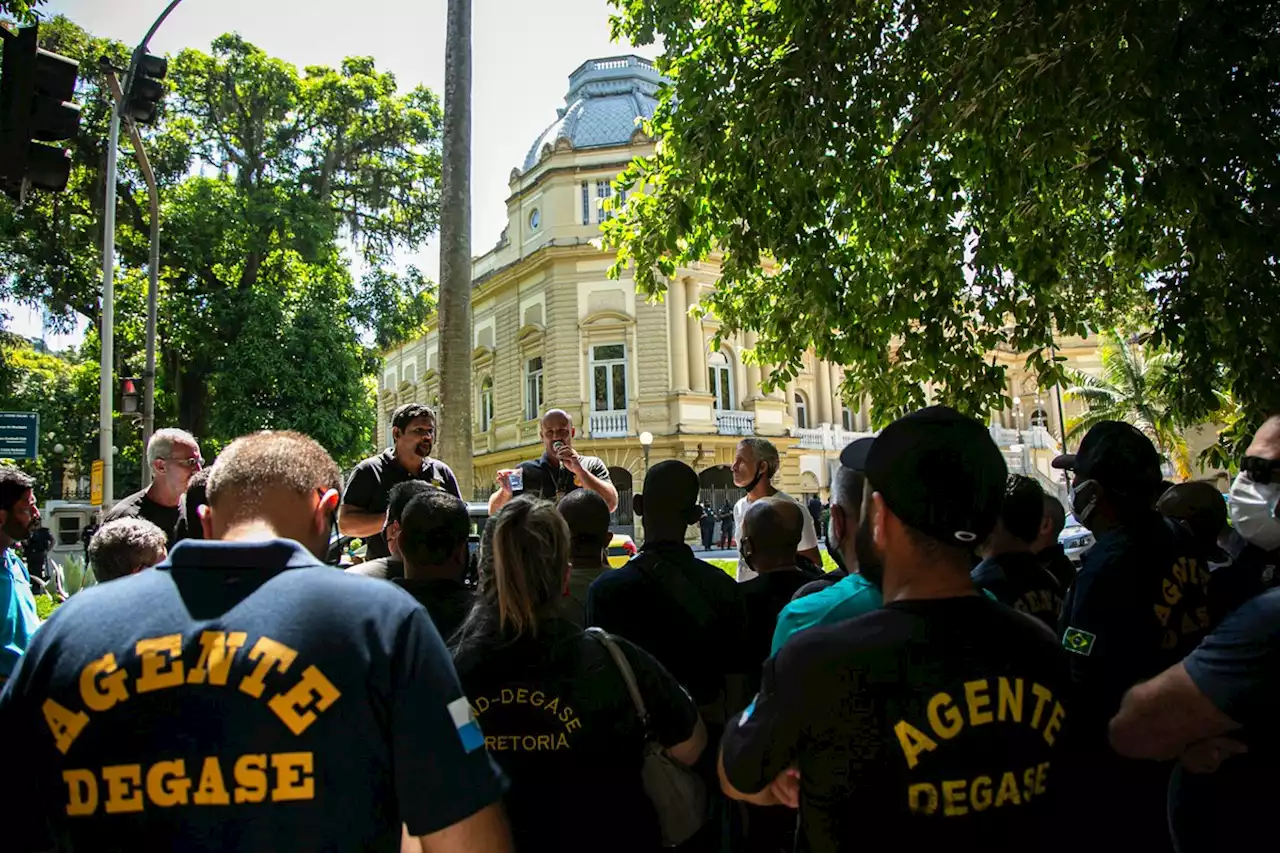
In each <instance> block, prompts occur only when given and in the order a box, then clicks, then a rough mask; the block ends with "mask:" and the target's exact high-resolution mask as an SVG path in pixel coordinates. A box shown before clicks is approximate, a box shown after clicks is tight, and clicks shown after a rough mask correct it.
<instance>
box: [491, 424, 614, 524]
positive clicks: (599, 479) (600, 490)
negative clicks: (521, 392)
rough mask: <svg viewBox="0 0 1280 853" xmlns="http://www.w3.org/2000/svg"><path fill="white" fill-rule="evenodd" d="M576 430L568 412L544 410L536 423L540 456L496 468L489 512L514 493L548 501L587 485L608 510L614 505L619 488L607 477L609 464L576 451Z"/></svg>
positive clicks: (495, 511)
mask: <svg viewBox="0 0 1280 853" xmlns="http://www.w3.org/2000/svg"><path fill="white" fill-rule="evenodd" d="M575 434H576V430H575V429H574V428H573V419H572V418H571V417H569V413H568V412H566V411H564V410H562V409H552V410H551V411H549V412H547V413H546V414H544V415H543V416H542V422H541V424H539V426H538V435H539V436H540V437H541V438H542V446H543V448H544V450H543V453H542V456H541V457H540V458H538V459H533V460H531V461H529V462H521V463H520V465H519V466H518V467H516V468H504V469H503V470H501V471H499V472H498V491H496V492H494V493H493V496H492V497H490V498H489V515H491V516H492V515H496V514H497V512H498V510H500V509H502V508H503V507H504V506H506V504H507V501H509V500H511V499H512V498H513V497H515V496H516V495H521V494H523V495H533V496H535V497H540V498H542V499H544V500H549V501H551V500H559V499H560V498H562V497H564V496H565V495H567V494H569V492H572V491H573V490H575V489H590V490H591V491H593V492H595V493H596V494H597V495H599V496H600V497H602V498H604V502H605V503H606V504H607V505H608V507H609V512H613V511H614V510H615V509H617V508H618V490H617V489H615V488H614V486H613V483H612V481H611V480H610V479H609V467H608V466H607V465H605V464H604V460H603V459H601V458H600V457H598V456H580V455H578V451H576V450H574V449H573V437H574V435H575Z"/></svg>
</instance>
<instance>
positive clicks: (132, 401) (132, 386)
mask: <svg viewBox="0 0 1280 853" xmlns="http://www.w3.org/2000/svg"><path fill="white" fill-rule="evenodd" d="M120 411H122V412H124V413H125V414H126V415H133V414H137V412H138V380H137V379H134V378H132V377H129V378H125V379H121V380H120Z"/></svg>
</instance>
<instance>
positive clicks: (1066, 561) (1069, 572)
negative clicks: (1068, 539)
mask: <svg viewBox="0 0 1280 853" xmlns="http://www.w3.org/2000/svg"><path fill="white" fill-rule="evenodd" d="M1066 526H1067V511H1066V510H1065V509H1063V507H1062V501H1060V500H1058V499H1057V498H1055V497H1054V496H1053V495H1051V494H1049V493H1048V492H1045V495H1044V515H1043V517H1041V519H1040V532H1039V533H1037V534H1036V538H1035V541H1033V542H1032V543H1031V553H1033V554H1035V555H1036V558H1037V559H1039V560H1040V565H1041V566H1043V567H1044V570H1045V571H1047V572H1048V573H1049V574H1051V575H1053V579H1054V580H1056V581H1057V582H1058V588H1059V589H1061V590H1062V592H1063V594H1064V595H1065V594H1066V592H1067V590H1069V589H1071V585H1072V584H1073V583H1075V581H1076V567H1075V564H1074V563H1072V562H1071V558H1070V557H1068V556H1067V550H1066V548H1064V547H1063V546H1062V543H1061V542H1059V541H1058V536H1060V535H1061V534H1062V530H1063V528H1064V527H1066Z"/></svg>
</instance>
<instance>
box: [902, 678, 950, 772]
mask: <svg viewBox="0 0 1280 853" xmlns="http://www.w3.org/2000/svg"><path fill="white" fill-rule="evenodd" d="M943 695H945V694H943ZM934 698H935V699H936V698H937V697H936V696H935V697H934ZM893 733H894V734H896V735H897V736H898V744H899V745H900V746H901V747H902V754H903V755H904V756H906V759H907V768H908V769H915V766H916V765H917V764H919V763H920V753H922V752H931V751H933V750H935V749H937V748H938V743H937V741H935V740H934V739H933V738H931V737H929V736H928V735H926V734H925V733H924V732H922V731H920V730H919V729H917V728H916V727H915V726H913V725H911V724H910V723H908V722H907V721H906V720H899V721H898V724H897V725H896V726H894V727H893Z"/></svg>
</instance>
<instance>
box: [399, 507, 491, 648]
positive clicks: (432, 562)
mask: <svg viewBox="0 0 1280 853" xmlns="http://www.w3.org/2000/svg"><path fill="white" fill-rule="evenodd" d="M400 485H401V486H404V485H407V484H406V483H401V484H400ZM421 485H423V486H426V484H425V483H422V484H421ZM397 488H399V486H397ZM470 535H471V516H470V515H468V514H467V505H466V504H464V503H463V502H462V501H461V500H459V499H458V498H457V497H455V496H453V495H451V494H449V493H448V492H444V491H441V490H440V489H433V488H431V487H430V486H427V491H425V492H422V493H420V494H418V495H416V496H414V498H413V500H411V501H409V505H408V506H406V507H405V508H404V512H403V513H402V514H401V516H400V530H399V533H398V534H397V536H396V539H395V542H396V545H397V547H398V549H399V551H400V557H401V559H402V560H403V561H404V577H399V578H394V579H393V582H394V583H395V584H396V585H397V586H399V587H400V588H401V589H403V590H404V591H405V592H407V593H409V594H410V595H412V596H413V597H414V598H416V599H418V602H419V603H420V604H421V605H422V606H423V607H425V608H427V613H428V614H429V615H430V616H431V621H432V622H434V623H435V624H436V630H437V631H439V632H440V638H441V639H442V640H444V641H445V642H446V643H448V642H449V640H450V638H452V637H453V635H454V634H455V633H457V630H458V628H459V627H460V626H461V625H462V622H463V620H465V619H466V618H467V614H468V613H469V612H470V611H471V605H472V604H473V603H474V596H473V595H472V592H471V590H469V589H467V587H466V585H465V584H464V583H463V581H462V579H463V575H464V574H466V571H467V563H468V559H469V556H470V554H469V551H468V544H469V543H468V539H469V537H470Z"/></svg>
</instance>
